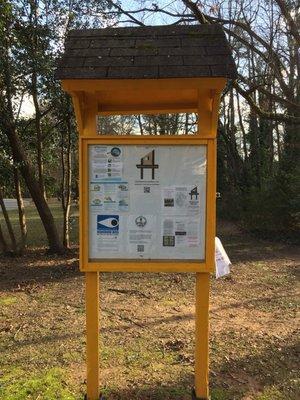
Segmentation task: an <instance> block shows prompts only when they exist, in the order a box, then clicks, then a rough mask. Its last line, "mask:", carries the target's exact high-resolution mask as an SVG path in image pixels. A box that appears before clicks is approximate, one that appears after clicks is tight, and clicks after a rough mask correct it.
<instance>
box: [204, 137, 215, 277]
mask: <svg viewBox="0 0 300 400" xmlns="http://www.w3.org/2000/svg"><path fill="white" fill-rule="evenodd" d="M207 178H208V179H207V186H206V244H205V247H206V249H205V250H206V251H205V254H206V264H207V268H206V269H207V270H208V271H211V272H214V270H215V236H216V185H217V183H216V181H217V144H216V139H209V140H208V142H207Z"/></svg>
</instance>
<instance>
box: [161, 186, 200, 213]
mask: <svg viewBox="0 0 300 400" xmlns="http://www.w3.org/2000/svg"><path fill="white" fill-rule="evenodd" d="M199 194H200V193H199V191H198V186H197V185H193V186H171V187H164V188H163V189H162V210H163V213H164V214H178V215H188V214H197V213H198V212H199V209H200V196H199Z"/></svg>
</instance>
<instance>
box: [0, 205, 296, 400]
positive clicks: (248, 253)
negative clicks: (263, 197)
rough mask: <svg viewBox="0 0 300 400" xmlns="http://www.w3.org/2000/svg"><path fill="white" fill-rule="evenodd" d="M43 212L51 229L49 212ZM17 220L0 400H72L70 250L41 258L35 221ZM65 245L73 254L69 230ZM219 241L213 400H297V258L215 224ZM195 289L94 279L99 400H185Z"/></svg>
mask: <svg viewBox="0 0 300 400" xmlns="http://www.w3.org/2000/svg"><path fill="white" fill-rule="evenodd" d="M52 209H53V210H54V213H55V218H56V220H57V221H58V222H59V220H60V218H61V213H60V210H59V206H58V205H57V204H52ZM74 215H75V218H76V209H74ZM12 216H13V215H12ZM27 216H28V225H29V229H30V235H29V240H30V242H29V244H30V247H29V249H28V251H27V252H26V253H25V254H24V255H23V256H22V257H9V258H8V257H1V256H0V274H1V281H0V352H1V359H0V399H1V400H21V399H22V400H54V399H55V400H56V399H57V400H58V399H60V400H79V399H81V400H82V399H83V396H84V393H85V379H86V366H85V341H86V339H85V305H84V279H83V275H82V274H80V273H79V271H78V259H77V253H76V251H77V249H76V247H74V249H73V253H70V254H68V255H65V256H51V255H49V254H47V253H45V243H46V242H45V236H43V235H44V233H43V229H42V227H41V225H40V222H39V219H38V217H37V215H36V212H35V211H34V209H29V210H28V212H27ZM14 222H15V223H17V215H15V220H14ZM72 235H73V240H74V242H76V235H77V229H76V227H74V230H73V233H72ZM219 236H220V237H221V239H222V241H223V243H224V244H225V248H226V249H228V251H229V256H230V257H231V259H232V261H233V268H232V273H231V275H230V276H229V277H227V278H224V279H220V280H217V281H216V280H215V279H214V278H212V281H211V287H212V294H211V313H210V321H211V340H210V354H211V357H210V358H211V369H210V388H211V397H212V400H246V399H247V400H281V399H285V400H298V399H299V398H300V392H299V387H300V385H299V380H298V376H299V368H298V358H297V327H298V325H299V324H298V321H297V318H296V313H297V310H298V307H299V306H298V304H297V301H296V300H297V277H298V272H297V271H298V269H297V260H298V259H299V254H298V253H297V251H296V249H295V248H293V247H288V246H286V245H282V244H278V247H276V244H275V243H273V244H272V245H270V243H268V242H265V241H259V240H257V239H253V238H251V237H249V236H246V235H244V234H243V233H241V232H239V231H238V230H237V229H236V228H235V227H234V226H232V225H229V224H225V223H222V224H220V226H219ZM194 284H195V282H194V275H193V274H154V273H153V274H152V273H148V274H141V273H135V274H134V273H132V274H128V273H103V274H101V276H100V295H101V298H100V300H101V312H100V316H101V320H100V325H101V343H100V353H101V354H100V358H101V362H100V365H101V374H100V375H101V388H102V393H103V395H104V397H105V398H106V400H125V399H126V400H128V399H130V400H187V399H190V398H191V389H192V387H193V384H194V383H193V380H194V377H193V374H194V371H193V368H194V328H195V327H194ZM114 289H119V290H118V291H114ZM126 290H127V292H126Z"/></svg>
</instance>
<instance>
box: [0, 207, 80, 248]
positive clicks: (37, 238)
mask: <svg viewBox="0 0 300 400" xmlns="http://www.w3.org/2000/svg"><path fill="white" fill-rule="evenodd" d="M49 205H50V209H51V212H52V215H53V217H54V220H55V223H56V226H57V229H58V232H59V234H60V235H62V230H63V223H62V218H63V212H62V208H61V205H60V203H59V202H58V201H55V200H50V201H49ZM25 211H26V221H27V228H28V237H27V243H28V245H29V246H30V247H33V248H38V247H46V246H47V236H46V234H45V229H44V227H43V224H42V223H41V220H40V217H39V215H38V212H37V210H36V208H35V206H34V204H31V205H30V206H28V207H26V210H25ZM8 214H9V217H10V220H11V223H12V226H13V228H14V232H15V235H16V237H17V240H19V239H20V231H19V215H18V211H17V210H9V211H8ZM0 222H1V226H2V229H3V231H4V236H5V237H6V238H7V240H9V239H8V233H7V229H6V225H5V223H4V221H3V217H2V214H1V212H0ZM70 239H71V243H77V242H78V207H77V206H76V205H73V206H72V207H71V216H70Z"/></svg>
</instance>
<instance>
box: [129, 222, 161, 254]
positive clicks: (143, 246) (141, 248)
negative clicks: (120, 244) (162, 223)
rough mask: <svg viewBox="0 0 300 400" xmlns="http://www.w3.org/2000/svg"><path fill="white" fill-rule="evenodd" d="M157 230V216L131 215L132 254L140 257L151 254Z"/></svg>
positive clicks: (130, 243) (130, 247) (130, 245)
mask: <svg viewBox="0 0 300 400" xmlns="http://www.w3.org/2000/svg"><path fill="white" fill-rule="evenodd" d="M155 228H156V217H155V216H153V215H130V216H129V217H128V245H129V250H130V252H131V253H133V254H136V255H138V256H139V257H143V256H144V255H146V254H149V252H150V247H151V244H152V241H153V236H154V233H155Z"/></svg>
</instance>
